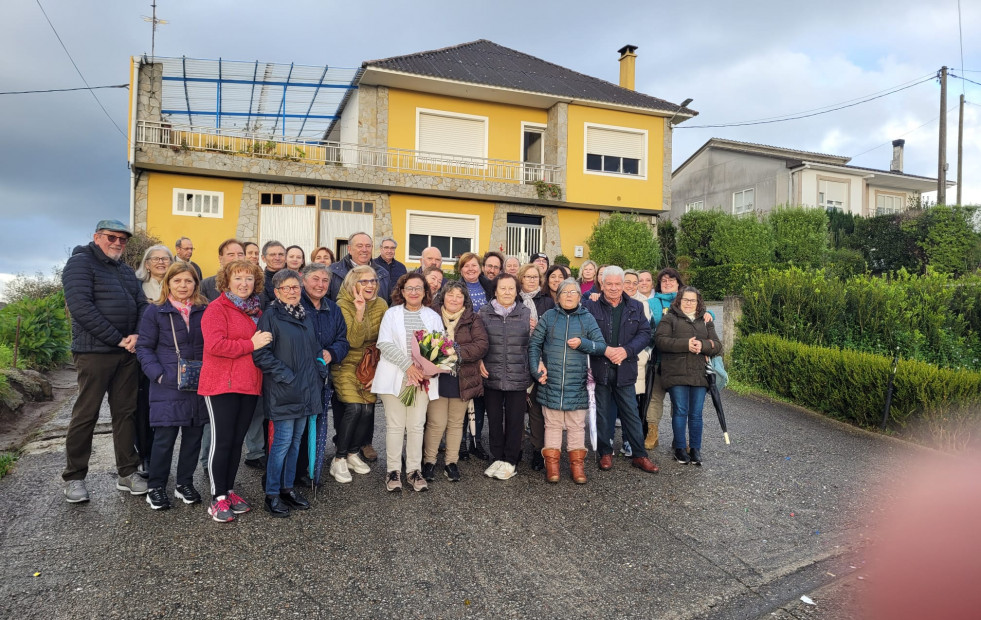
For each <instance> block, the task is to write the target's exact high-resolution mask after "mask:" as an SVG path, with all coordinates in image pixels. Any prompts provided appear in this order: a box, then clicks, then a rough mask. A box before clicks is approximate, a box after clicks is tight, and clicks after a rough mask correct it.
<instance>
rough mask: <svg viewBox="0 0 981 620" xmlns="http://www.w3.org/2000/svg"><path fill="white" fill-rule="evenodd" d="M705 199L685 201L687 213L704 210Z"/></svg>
mask: <svg viewBox="0 0 981 620" xmlns="http://www.w3.org/2000/svg"><path fill="white" fill-rule="evenodd" d="M704 210H705V201H704V200H693V201H691V202H686V203H685V213H688V212H689V211H704Z"/></svg>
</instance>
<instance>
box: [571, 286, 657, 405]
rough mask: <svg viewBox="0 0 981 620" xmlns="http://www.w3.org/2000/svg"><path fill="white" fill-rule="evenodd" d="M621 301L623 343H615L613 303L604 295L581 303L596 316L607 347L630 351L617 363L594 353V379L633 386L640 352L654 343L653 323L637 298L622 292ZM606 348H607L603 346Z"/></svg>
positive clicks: (617, 384) (599, 382)
mask: <svg viewBox="0 0 981 620" xmlns="http://www.w3.org/2000/svg"><path fill="white" fill-rule="evenodd" d="M621 295H622V296H621V299H620V304H621V305H623V312H622V313H621V315H620V334H619V336H620V344H619V345H614V344H613V343H612V342H611V340H612V337H613V306H611V305H610V302H608V301H607V300H606V297H605V296H601V297H600V298H599V299H598V300H596V301H590V300H588V299H587V300H586V301H584V302H582V305H583V306H584V307H585V308H586V309H587V310H589V312H590V313H591V314H592V315H593V318H595V319H596V323H597V324H598V325H599V327H600V330H601V331H602V332H603V339H604V340H605V341H606V343H607V347H612V346H621V347H623V348H624V349H625V350H626V352H627V359H625V360H623V362H622V363H621V364H620V365H619V366H617V365H616V364H613V363H612V362H610V360H608V359H606V358H605V357H603V356H602V355H593V356H591V359H590V362H591V364H592V369H593V379H594V380H595V381H596V383H597V384H599V385H615V386H617V387H624V386H627V385H630V386H632V385H633V384H634V383H636V382H637V355H638V354H639V353H640V352H641V351H643V350H644V349H645V348H647V347H648V346H650V344H651V324H650V322H649V321H648V320H647V315H646V314H645V313H644V306H642V305H640V302H639V301H637V300H636V299H631V298H630V297H629V296H628V295H627V294H626V293H622V294H621ZM604 352H605V350H604Z"/></svg>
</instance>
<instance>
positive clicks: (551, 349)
mask: <svg viewBox="0 0 981 620" xmlns="http://www.w3.org/2000/svg"><path fill="white" fill-rule="evenodd" d="M570 338H579V339H581V340H582V344H580V345H579V348H578V349H573V348H571V347H570V346H569V345H568V344H566V342H567V341H568V340H569V339H570ZM605 352H606V341H605V340H603V332H601V331H600V328H599V325H597V324H596V319H594V318H593V315H592V314H590V313H589V311H588V310H586V309H585V308H583V307H582V306H581V305H579V306H576V308H575V309H574V310H566V309H564V308H561V307H559V306H556V307H554V308H552V309H551V310H549V311H547V312H546V313H545V314H543V315H542V316H541V318H540V319H539V320H538V325H537V326H536V327H535V331H533V332H532V333H531V341H530V342H529V343H528V363H529V367H530V368H531V374H532V375H533V376H534V377H535V378H536V379H537V378H538V377H540V376H541V373H539V372H538V362H539V361H542V362H544V363H545V370H546V371H547V377H548V378H547V380H546V381H545V385H539V386H538V402H539V404H541V405H542V406H544V407H548V408H549V409H558V410H559V411H573V410H576V409H585V408H587V407H588V406H589V395H588V394H587V392H586V373H587V371H588V370H589V356H590V355H603V353H605Z"/></svg>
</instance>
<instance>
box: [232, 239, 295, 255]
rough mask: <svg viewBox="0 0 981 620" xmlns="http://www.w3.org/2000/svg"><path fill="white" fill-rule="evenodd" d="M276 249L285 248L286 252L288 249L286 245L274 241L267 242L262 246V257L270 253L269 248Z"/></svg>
mask: <svg viewBox="0 0 981 620" xmlns="http://www.w3.org/2000/svg"><path fill="white" fill-rule="evenodd" d="M275 247H280V248H283V249H284V250H285V249H286V246H285V245H283V244H282V243H280V242H279V241H276V240H275V239H274V240H272V241H266V242H265V243H263V244H262V255H263V256H265V255H266V254H268V253H269V248H275ZM242 249H243V250H244V249H245V248H242Z"/></svg>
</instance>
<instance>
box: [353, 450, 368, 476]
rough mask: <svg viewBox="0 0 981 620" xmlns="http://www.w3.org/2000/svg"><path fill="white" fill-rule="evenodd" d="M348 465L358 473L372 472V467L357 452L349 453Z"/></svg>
mask: <svg viewBox="0 0 981 620" xmlns="http://www.w3.org/2000/svg"><path fill="white" fill-rule="evenodd" d="M347 466H348V469H353V470H354V473H356V474H370V473H371V468H370V467H368V464H367V463H365V462H364V461H362V460H361V457H360V456H358V453H357V452H352V453H351V454H348V455H347Z"/></svg>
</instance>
